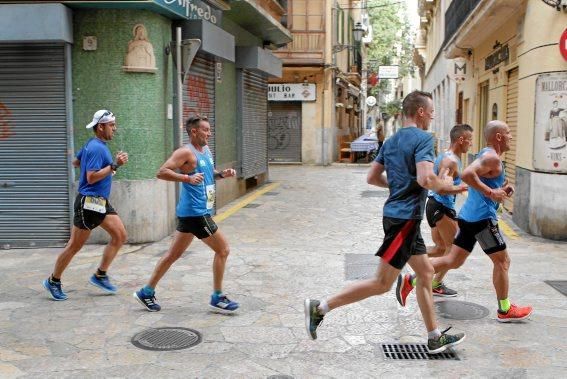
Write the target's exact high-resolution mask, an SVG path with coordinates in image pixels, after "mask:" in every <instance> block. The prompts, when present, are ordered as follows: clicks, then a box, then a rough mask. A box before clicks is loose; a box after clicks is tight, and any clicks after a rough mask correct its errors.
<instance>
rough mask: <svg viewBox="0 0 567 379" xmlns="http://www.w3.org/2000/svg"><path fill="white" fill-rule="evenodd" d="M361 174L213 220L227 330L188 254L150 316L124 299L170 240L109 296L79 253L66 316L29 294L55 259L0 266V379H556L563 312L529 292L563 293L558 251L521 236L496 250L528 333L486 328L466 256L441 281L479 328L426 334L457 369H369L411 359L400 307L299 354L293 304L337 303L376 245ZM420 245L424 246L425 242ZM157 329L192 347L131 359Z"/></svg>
mask: <svg viewBox="0 0 567 379" xmlns="http://www.w3.org/2000/svg"><path fill="white" fill-rule="evenodd" d="M367 169H368V168H367V167H363V166H352V167H344V166H340V165H337V166H331V167H313V166H270V177H271V179H272V181H273V182H274V183H277V184H275V185H274V187H271V188H270V190H269V192H267V193H264V194H261V195H259V196H257V197H256V198H255V199H253V200H252V204H258V205H259V206H258V207H255V208H252V207H248V208H242V207H241V206H242V205H244V204H245V201H244V202H243V200H239V201H237V202H235V203H233V204H229V205H228V206H226V207H225V208H223V209H220V211H219V216H222V217H225V216H227V215H228V216H227V217H226V218H224V219H223V220H222V221H220V222H219V228H220V230H222V232H223V233H224V234H225V235H226V236H227V238H228V240H229V242H230V245H231V255H230V257H229V259H228V270H227V273H226V275H225V291H226V292H227V293H228V294H229V296H230V297H231V298H234V300H236V301H238V302H240V303H241V310H240V312H239V314H237V315H231V316H223V315H219V314H214V313H209V311H208V308H207V302H208V299H209V296H210V292H211V287H212V272H211V264H212V256H213V253H212V252H211V251H209V250H208V248H207V247H206V246H205V245H204V244H203V243H201V242H200V241H196V242H194V243H193V245H192V246H191V247H190V248H189V250H188V251H187V252H186V253H185V255H184V256H183V257H182V258H181V259H180V260H179V261H178V262H177V263H176V264H175V265H174V266H173V267H172V269H171V270H170V272H168V273H167V275H166V276H165V277H164V279H163V280H162V281H161V282H160V284H159V286H158V288H157V291H156V296H157V299H158V302H159V303H160V305H161V306H162V311H160V312H156V313H149V312H147V311H146V310H145V309H143V308H142V307H141V306H140V304H138V303H137V302H136V301H135V299H133V298H132V292H133V291H135V290H136V289H138V288H139V287H140V286H142V285H143V284H144V283H145V281H146V280H147V279H148V278H149V275H150V273H151V271H152V270H153V268H154V265H155V263H156V262H157V260H158V259H159V257H160V256H161V255H162V254H163V253H164V252H165V251H166V250H167V248H168V246H169V244H170V242H171V238H170V237H169V238H166V239H164V240H162V241H160V242H157V243H153V244H148V245H139V246H132V245H130V246H127V247H125V248H124V249H123V250H121V252H120V254H119V255H118V257H117V258H116V260H115V262H114V264H113V266H112V267H111V270H110V271H109V274H110V275H111V276H112V278H113V280H114V282H115V283H116V284H117V285H119V287H120V288H119V292H118V294H117V295H114V296H112V295H110V296H109V295H104V294H101V293H100V292H99V291H98V290H97V289H96V288H95V287H93V286H91V285H90V284H88V278H89V276H90V275H91V274H92V272H93V271H94V270H95V269H96V267H97V264H98V262H99V258H100V254H101V252H102V248H103V246H98V245H89V246H87V247H86V248H85V249H84V250H83V251H81V252H80V253H79V254H78V255H77V256H76V258H75V259H74V260H73V261H72V262H71V264H70V266H69V268H68V270H67V271H66V272H65V275H64V277H63V284H64V289H65V291H66V292H67V293H68V295H69V300H67V301H63V302H55V301H52V300H50V299H48V297H47V294H46V292H45V290H44V289H43V287H42V286H41V281H42V280H43V279H44V278H46V277H47V276H48V275H49V273H50V272H51V269H52V267H53V263H54V261H55V258H56V256H57V254H58V253H59V249H37V250H0V265H1V266H0V267H2V271H1V272H2V274H1V275H0V294H1V295H2V297H1V300H0V377H1V378H5V377H19V376H21V377H30V378H32V377H33V378H35V377H38V378H39V377H41V378H59V377H74V378H91V377H92V378H95V377H96V378H99V377H128V378H142V377H143V378H146V377H147V378H150V377H154V378H155V377H175V378H189V377H191V378H192V377H203V378H227V377H230V378H266V377H269V376H272V375H280V377H283V376H284V375H287V376H288V377H294V378H328V377H336V378H347V377H348V378H371V377H388V378H390V377H413V378H417V377H420V378H421V377H449V378H455V377H475V378H476V377H479V378H481V377H482V378H485V377H494V378H496V377H498V378H529V377H534V378H536V377H537V378H549V377H563V376H565V372H566V370H567V347H566V346H567V345H566V344H565V342H564V341H565V339H566V338H567V297H565V296H564V295H562V294H561V293H560V292H558V291H557V290H555V289H554V288H552V287H550V286H549V285H547V284H546V283H544V280H567V269H566V267H567V253H566V252H567V244H566V243H559V242H553V241H546V240H541V239H537V238H533V237H529V236H526V235H523V234H520V235H519V236H518V237H516V238H515V239H510V238H508V239H507V242H508V244H509V250H510V256H511V259H512V265H511V270H510V298H511V300H512V301H513V302H517V303H519V304H522V305H524V304H531V305H533V306H534V309H535V311H534V314H533V315H532V317H531V320H528V321H527V322H525V323H522V324H500V323H498V322H497V321H496V306H497V302H496V298H495V295H494V290H493V287H492V282H491V275H492V267H491V266H492V265H491V262H490V260H489V259H488V258H487V257H486V256H485V255H484V253H482V251H481V250H480V249H479V248H477V249H476V250H475V251H474V252H473V253H472V255H471V257H470V258H469V260H468V261H467V262H466V263H465V265H464V266H463V267H462V268H461V269H459V270H458V271H454V272H450V273H449V274H448V275H447V278H446V281H447V283H448V284H449V285H450V287H451V288H454V289H456V290H458V291H459V294H460V295H459V297H457V298H456V300H460V301H466V302H472V303H475V304H478V305H481V306H484V307H486V308H488V310H489V312H490V313H489V315H488V316H487V317H484V318H481V319H476V320H450V319H444V318H439V321H440V324H441V327H448V326H451V325H452V326H453V329H452V330H454V331H457V332H460V331H465V332H466V333H467V340H466V341H465V342H463V344H461V345H459V346H458V347H457V348H456V349H455V351H456V353H457V354H458V357H459V358H460V360H458V361H455V360H453V361H451V360H447V361H392V360H385V358H384V357H383V354H382V352H381V350H380V344H381V343H385V342H411V343H414V342H415V343H421V342H423V341H424V340H425V336H426V334H425V330H424V328H423V326H422V322H421V316H420V314H419V311H418V308H417V302H416V299H415V295H413V294H412V295H410V297H409V299H408V303H409V304H408V306H407V307H406V308H402V307H400V306H399V305H398V304H397V302H396V299H395V295H394V291H391V292H390V293H388V294H386V295H384V296H381V297H375V298H370V299H367V300H365V301H363V302H361V303H358V304H353V305H350V306H347V307H344V308H341V309H338V310H336V311H334V312H332V313H330V314H329V315H328V316H327V317H326V318H325V321H324V322H323V324H322V326H321V327H320V329H319V339H318V340H317V341H311V340H309V339H308V337H307V334H306V332H305V328H304V316H303V300H304V298H305V297H325V296H328V295H330V294H332V293H335V292H337V291H338V290H340V289H341V288H343V287H344V286H345V284H346V283H348V281H347V280H346V279H345V274H346V272H345V267H346V264H347V263H348V262H347V260H348V259H352V255H351V254H358V255H360V257H361V258H362V257H363V260H364V261H367V262H368V261H373V262H375V264H377V263H378V258H376V257H373V254H374V252H375V251H376V249H377V247H378V246H379V245H380V243H381V240H382V237H383V233H382V226H381V215H382V205H383V203H384V201H385V200H386V197H387V192H386V191H384V190H382V189H378V188H376V187H372V186H369V185H367V184H366V173H367ZM229 210H230V212H228V213H227V211H229ZM118 211H119V212H120V210H119V209H118ZM222 217H221V218H222ZM424 224H426V223H424ZM422 231H423V234H424V238H426V242H430V241H431V237H430V230H429V228H428V227H427V226H426V225H424V226H423V227H422ZM351 263H352V261H351ZM367 266H368V265H367ZM367 268H368V267H367ZM157 327H185V328H192V329H195V330H197V331H199V332H200V333H201V334H202V336H203V340H202V342H201V343H200V344H198V345H196V346H195V347H192V348H189V349H185V350H178V351H167V352H155V351H147V350H141V349H139V348H137V347H135V346H133V345H132V343H131V339H132V337H133V336H134V335H135V334H136V333H138V332H140V331H143V330H145V329H147V328H157ZM561 373H563V374H561Z"/></svg>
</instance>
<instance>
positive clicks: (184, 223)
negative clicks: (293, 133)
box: [134, 116, 239, 313]
mask: <svg viewBox="0 0 567 379" xmlns="http://www.w3.org/2000/svg"><path fill="white" fill-rule="evenodd" d="M185 129H186V131H187V134H188V135H189V138H190V141H191V142H190V143H189V144H188V145H186V146H183V147H181V148H179V149H177V150H175V151H174V152H173V154H172V155H171V157H169V159H168V160H167V161H166V162H165V163H164V164H163V165H162V167H161V168H160V170H159V172H158V174H157V177H158V178H159V179H162V180H167V181H172V182H178V183H181V191H180V194H179V202H178V203H177V207H176V215H177V231H176V233H175V237H174V239H173V242H172V244H171V246H170V248H169V250H168V252H167V253H166V254H165V256H163V257H162V258H161V259H160V260H159V261H158V263H157V265H156V267H155V269H154V271H153V273H152V276H151V277H150V280H149V282H148V284H147V285H145V286H144V287H142V288H141V289H140V290H138V291H136V292H134V298H136V299H137V300H138V301H139V302H140V303H141V304H142V305H143V306H144V307H146V309H147V310H148V311H150V312H156V311H159V310H160V309H161V306H160V305H159V304H158V303H157V301H156V297H155V288H156V286H157V284H158V282H159V281H160V279H161V278H162V277H163V276H164V275H165V273H166V272H167V270H169V268H170V267H171V265H172V264H173V263H174V262H175V261H176V260H177V259H179V258H180V257H181V255H182V254H183V253H184V252H185V250H187V248H188V247H189V245H190V244H191V242H192V241H193V239H194V237H197V238H198V239H200V240H202V241H203V242H204V243H205V244H206V245H207V246H209V247H210V248H211V249H212V250H213V251H214V252H215V257H214V260H213V294H212V295H211V299H210V302H209V307H210V308H211V309H212V310H214V311H215V312H219V313H233V312H235V311H236V310H237V309H238V307H239V305H238V303H236V302H234V301H231V300H229V299H228V297H227V296H226V295H225V294H224V293H223V292H222V281H223V276H224V271H225V266H226V260H227V258H228V254H229V247H228V242H227V240H226V238H225V237H224V235H223V234H222V233H221V232H220V230H218V227H217V225H216V224H215V222H214V220H213V218H212V212H213V209H214V204H215V178H218V179H222V178H227V177H231V176H235V175H236V172H235V171H234V170H233V169H231V168H228V169H225V170H223V171H221V172H218V171H216V170H215V163H214V161H213V156H212V154H211V151H210V150H209V147H208V141H209V138H210V136H211V126H210V124H209V121H208V119H207V118H206V117H201V116H193V117H190V118H189V119H188V120H187V122H186V124H185Z"/></svg>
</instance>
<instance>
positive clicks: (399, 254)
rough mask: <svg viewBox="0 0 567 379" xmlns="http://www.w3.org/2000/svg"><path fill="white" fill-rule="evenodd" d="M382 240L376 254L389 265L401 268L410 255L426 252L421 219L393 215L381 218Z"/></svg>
mask: <svg viewBox="0 0 567 379" xmlns="http://www.w3.org/2000/svg"><path fill="white" fill-rule="evenodd" d="M382 225H383V226H384V234H385V235H384V242H383V243H382V246H380V249H378V252H377V253H376V255H378V256H379V257H381V258H382V260H384V261H385V262H386V263H388V264H390V266H392V267H395V268H397V269H398V270H401V269H402V268H403V267H404V266H405V264H406V263H407V262H408V261H409V259H410V258H411V256H412V255H421V254H426V253H427V249H426V247H425V242H424V241H423V237H422V236H421V230H420V225H421V220H404V219H399V218H393V217H384V218H383V219H382Z"/></svg>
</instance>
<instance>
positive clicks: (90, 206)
mask: <svg viewBox="0 0 567 379" xmlns="http://www.w3.org/2000/svg"><path fill="white" fill-rule="evenodd" d="M83 209H87V210H89V211H93V212H97V213H106V199H104V198H102V197H94V196H85V203H84V204H83Z"/></svg>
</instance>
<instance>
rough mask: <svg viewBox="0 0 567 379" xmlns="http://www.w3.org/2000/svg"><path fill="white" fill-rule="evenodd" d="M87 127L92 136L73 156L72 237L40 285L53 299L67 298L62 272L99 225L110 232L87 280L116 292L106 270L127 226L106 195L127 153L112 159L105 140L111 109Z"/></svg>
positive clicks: (97, 115) (111, 123) (110, 128)
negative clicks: (75, 183) (76, 188)
mask: <svg viewBox="0 0 567 379" xmlns="http://www.w3.org/2000/svg"><path fill="white" fill-rule="evenodd" d="M87 129H93V132H94V134H95V136H94V137H93V138H91V139H89V140H88V141H87V143H85V145H84V146H83V147H82V149H81V150H79V152H78V153H77V155H76V158H75V159H74V160H73V166H74V167H79V168H80V170H81V174H80V177H79V194H78V195H77V197H76V198H75V206H74V212H75V214H74V218H73V229H72V230H71V239H70V240H69V242H68V243H67V245H66V246H65V249H63V252H61V254H59V257H57V261H56V263H55V268H54V269H53V273H52V274H51V276H50V277H49V278H48V279H45V280H44V281H43V286H44V287H45V289H46V290H47V291H48V292H49V295H50V296H51V298H53V300H66V299H67V294H66V293H65V292H63V289H62V287H61V275H63V271H65V268H67V266H68V265H69V263H70V262H71V260H72V259H73V257H74V256H75V254H77V253H78V252H79V250H81V248H82V247H83V245H84V244H85V243H86V242H87V239H88V238H89V236H90V235H91V231H92V230H93V229H95V228H96V227H98V226H101V227H102V228H103V229H104V230H105V231H106V232H108V234H110V242H109V243H108V245H107V246H106V248H105V249H104V253H103V256H102V261H101V262H100V265H99V267H98V269H97V271H96V272H95V273H94V274H93V275H92V276H91V278H90V280H89V283H91V284H92V285H94V286H96V287H98V288H100V289H102V290H103V291H105V292H108V293H116V290H117V288H116V286H115V285H113V284H112V283H111V282H110V279H109V277H108V275H106V271H107V270H108V267H109V266H110V264H111V263H112V261H113V260H114V258H115V257H116V254H118V250H120V248H121V247H122V245H123V244H124V243H125V242H126V229H125V228H124V224H123V223H122V220H121V219H120V217H119V216H118V214H117V213H116V210H114V208H113V207H112V205H110V201H109V196H110V189H111V185H112V175H113V174H114V173H115V172H116V170H118V168H119V167H120V166H122V165H124V164H126V162H128V154H127V153H125V152H122V151H120V152H118V154H116V157H115V159H116V160H115V161H113V159H112V154H111V153H110V150H109V149H108V146H107V142H108V141H110V140H112V137H113V136H114V133H115V132H116V119H115V117H114V114H112V112H110V111H108V110H105V109H101V110H99V111H97V112H96V113H95V114H94V116H93V120H92V121H91V122H90V123H89V124H88V125H87Z"/></svg>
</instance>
